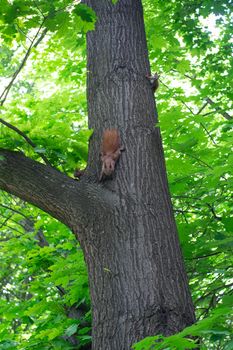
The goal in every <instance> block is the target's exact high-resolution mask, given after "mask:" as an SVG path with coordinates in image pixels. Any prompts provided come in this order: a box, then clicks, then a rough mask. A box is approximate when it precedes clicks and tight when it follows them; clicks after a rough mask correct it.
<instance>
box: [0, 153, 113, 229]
mask: <svg viewBox="0 0 233 350" xmlns="http://www.w3.org/2000/svg"><path fill="white" fill-rule="evenodd" d="M0 189H2V190H4V191H6V192H8V193H11V194H13V195H15V196H17V197H19V198H21V199H23V200H25V201H27V202H29V203H31V204H33V205H35V206H37V207H38V208H40V209H42V210H44V211H45V212H47V213H49V214H50V215H52V216H53V217H54V218H56V219H58V220H60V221H61V222H63V223H64V224H65V225H67V226H68V227H70V228H71V229H74V228H76V230H75V231H77V226H82V225H87V224H88V222H90V218H92V219H93V222H94V221H95V220H96V219H97V218H99V215H100V214H101V213H103V212H104V213H109V212H111V211H112V210H114V208H115V207H116V206H117V205H118V196H117V195H115V194H114V193H113V192H110V191H107V190H106V189H104V187H102V186H101V185H98V184H94V183H88V182H87V181H85V180H82V181H76V180H74V179H72V178H70V177H68V176H66V175H65V174H63V173H61V172H59V171H58V170H56V169H54V168H52V167H50V166H46V165H44V164H41V163H39V162H36V161H34V160H32V159H30V158H27V157H25V156H24V155H23V154H22V153H19V152H14V151H9V150H4V149H0Z"/></svg>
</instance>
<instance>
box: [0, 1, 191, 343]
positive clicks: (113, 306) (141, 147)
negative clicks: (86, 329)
mask: <svg viewBox="0 0 233 350" xmlns="http://www.w3.org/2000/svg"><path fill="white" fill-rule="evenodd" d="M85 3H86V4H87V5H89V6H91V7H92V8H93V9H94V10H95V11H96V14H97V16H98V20H97V23H96V29H95V30H94V31H92V32H89V33H88V35H87V53H88V67H87V69H88V81H87V82H88V91H87V92H88V108H89V126H90V128H92V129H94V133H93V136H92V137H91V140H90V152H89V160H88V169H87V171H86V175H84V176H83V177H82V179H81V181H75V180H73V179H70V178H69V177H67V176H66V175H64V174H62V173H60V172H58V171H57V170H55V169H53V168H52V167H49V166H45V165H43V164H40V163H38V162H35V161H33V160H31V159H29V158H27V157H25V156H24V155H22V154H20V153H17V152H11V151H6V150H0V156H1V157H0V188H1V189H3V190H5V191H7V192H9V193H12V194H14V195H16V196H18V197H20V198H22V199H23V200H26V201H28V202H30V203H32V204H34V205H36V206H38V207H39V208H41V209H42V210H44V211H46V212H48V213H49V214H51V215H52V216H54V217H55V218H57V219H59V220H60V221H62V222H63V223H65V224H66V225H67V226H69V227H70V228H71V229H72V230H73V231H74V233H75V234H76V236H77V237H78V238H79V240H80V243H81V246H82V248H83V250H84V255H85V260H86V262H87V266H88V270H89V284H90V293H91V301H92V313H93V344H92V349H93V350H128V349H130V348H131V346H132V344H133V343H135V342H137V341H139V340H141V339H143V338H144V337H146V336H149V335H155V334H158V333H162V334H164V335H170V334H173V333H176V332H178V331H180V330H181V329H183V328H184V327H186V326H187V325H190V324H192V323H193V322H194V320H195V316H194V310H193V304H192V300H191V297H190V292H189V289H188V282H187V277H186V273H185V270H184V265H183V261H182V255H181V251H180V247H179V242H178V236H177V230H176V225H175V221H174V216H173V212H172V207H171V201H170V195H169V191H168V184H167V178H166V170H165V164H164V155H163V150H162V143H161V137H160V132H159V128H157V127H155V123H156V113H155V103H154V96H153V93H152V89H151V87H150V84H149V82H148V80H147V79H146V75H147V74H149V73H150V69H149V61H148V53H147V47H146V39H145V32H144V23H143V13H142V6H141V1H140V0H119V1H118V2H117V3H116V5H113V4H112V2H111V1H110V0H86V1H85ZM106 128H118V129H119V132H120V134H121V140H122V144H123V145H124V146H125V151H124V152H123V153H122V155H121V157H120V159H119V162H118V164H117V167H116V170H115V174H114V176H113V179H110V180H106V181H104V182H103V183H102V185H101V184H98V183H97V182H98V177H99V175H100V167H101V164H100V157H99V152H100V143H101V136H102V132H103V130H104V129H106Z"/></svg>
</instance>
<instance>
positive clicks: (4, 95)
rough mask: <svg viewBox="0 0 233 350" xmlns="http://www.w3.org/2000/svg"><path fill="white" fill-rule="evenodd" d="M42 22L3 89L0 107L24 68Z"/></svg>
mask: <svg viewBox="0 0 233 350" xmlns="http://www.w3.org/2000/svg"><path fill="white" fill-rule="evenodd" d="M44 22H45V19H44V20H43V21H42V23H41V25H40V26H39V28H38V30H37V32H36V35H35V36H34V38H33V40H32V41H31V44H30V46H29V48H28V50H27V52H26V54H25V56H24V58H23V60H22V62H21V63H20V65H19V67H18V68H17V69H16V71H15V72H14V74H13V75H12V78H11V81H10V82H9V84H8V85H7V86H6V87H5V89H4V90H3V92H2V94H1V96H0V101H1V102H0V106H3V104H4V102H5V101H6V98H7V96H8V93H9V91H10V89H11V87H12V85H13V83H14V81H15V79H16V78H17V76H18V74H19V73H20V71H21V70H22V68H23V67H24V65H25V63H26V62H27V59H28V57H29V55H30V53H31V50H32V49H33V47H34V44H35V41H36V39H37V37H38V35H39V34H40V31H41V28H42V27H43V25H44Z"/></svg>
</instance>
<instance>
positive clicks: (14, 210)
mask: <svg viewBox="0 0 233 350" xmlns="http://www.w3.org/2000/svg"><path fill="white" fill-rule="evenodd" d="M0 206H1V207H3V208H5V209H8V210H11V211H13V212H14V213H17V214H19V215H22V216H23V217H25V219H28V217H27V216H26V215H25V214H23V213H21V212H20V211H19V210H17V209H13V208H11V207H9V206H8V205H5V204H2V203H0Z"/></svg>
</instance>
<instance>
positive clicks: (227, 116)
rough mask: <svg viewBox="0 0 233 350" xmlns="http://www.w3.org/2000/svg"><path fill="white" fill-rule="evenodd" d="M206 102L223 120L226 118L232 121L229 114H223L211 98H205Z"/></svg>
mask: <svg viewBox="0 0 233 350" xmlns="http://www.w3.org/2000/svg"><path fill="white" fill-rule="evenodd" d="M206 101H207V102H208V103H209V104H210V105H211V106H212V107H213V108H214V109H215V111H216V112H217V113H219V114H221V115H222V116H223V117H224V118H226V119H227V120H231V119H232V116H230V114H228V113H227V112H224V111H223V110H222V109H221V108H220V107H219V106H217V105H216V103H215V102H214V101H213V100H212V99H211V98H209V97H207V98H206Z"/></svg>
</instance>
